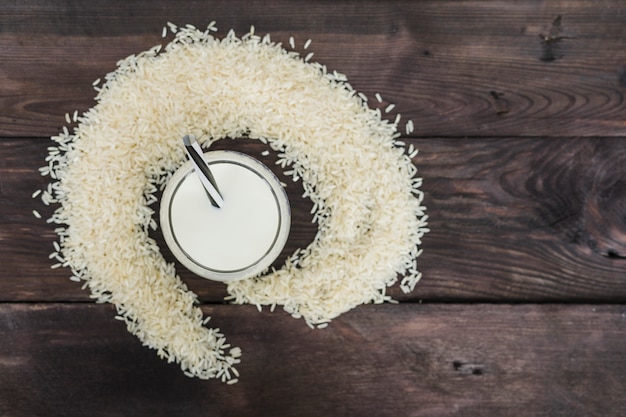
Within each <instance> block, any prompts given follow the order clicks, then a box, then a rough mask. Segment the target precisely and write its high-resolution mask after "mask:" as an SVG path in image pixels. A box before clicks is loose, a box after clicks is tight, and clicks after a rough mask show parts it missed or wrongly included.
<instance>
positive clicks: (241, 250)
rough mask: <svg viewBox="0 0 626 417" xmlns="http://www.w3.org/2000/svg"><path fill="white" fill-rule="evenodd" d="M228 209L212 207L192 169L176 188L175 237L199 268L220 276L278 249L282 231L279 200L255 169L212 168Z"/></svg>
mask: <svg viewBox="0 0 626 417" xmlns="http://www.w3.org/2000/svg"><path fill="white" fill-rule="evenodd" d="M210 168H211V172H212V173H213V176H214V177H215V182H216V183H217V185H218V188H219V190H220V192H221V194H222V196H223V197H224V206H223V207H222V208H216V207H214V206H213V205H211V202H210V200H209V198H208V197H207V195H206V193H205V190H204V188H203V186H202V183H201V182H200V180H199V179H198V176H197V175H196V173H195V172H194V171H193V170H192V171H191V172H190V173H189V174H188V175H187V176H186V177H185V178H184V179H183V181H182V182H181V183H180V184H179V185H178V187H177V188H176V190H175V192H174V194H173V197H172V200H171V203H170V212H169V218H170V223H171V230H172V232H173V237H174V239H175V240H176V242H177V243H178V245H179V246H180V248H181V250H182V251H183V252H184V253H185V254H186V255H187V256H188V257H189V258H190V259H191V260H192V261H193V262H194V263H196V264H198V265H199V266H202V267H203V268H206V269H211V270H213V271H218V272H231V271H238V270H242V269H245V268H247V267H249V266H251V265H253V264H255V263H256V262H258V261H259V260H260V259H262V258H263V257H264V256H265V255H267V253H268V252H269V251H270V249H271V248H272V247H273V246H274V244H275V242H276V239H277V237H278V232H279V228H280V208H279V204H278V199H277V196H276V195H275V193H274V191H273V190H272V188H271V187H270V186H269V184H268V183H267V182H266V181H265V179H263V178H262V177H261V176H260V174H259V173H257V172H256V171H254V170H253V169H252V168H250V167H248V166H245V165H242V164H240V163H237V162H230V161H219V162H214V163H211V164H210Z"/></svg>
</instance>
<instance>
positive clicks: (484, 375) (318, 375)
mask: <svg viewBox="0 0 626 417" xmlns="http://www.w3.org/2000/svg"><path fill="white" fill-rule="evenodd" d="M203 310H204V311H205V313H206V314H209V315H211V316H212V321H211V323H213V325H215V326H219V327H220V328H221V329H222V330H223V331H224V332H226V333H227V334H228V335H229V336H228V337H229V341H230V343H232V344H233V345H237V346H240V347H241V349H242V350H243V352H244V359H243V361H242V363H241V364H240V365H239V366H238V370H239V372H240V374H241V378H240V382H239V383H237V384H236V385H233V386H228V385H224V384H220V383H218V382H215V381H211V382H206V381H199V380H194V379H190V378H187V377H185V376H183V375H182V373H181V372H180V371H179V369H178V367H177V365H175V364H167V363H165V362H163V361H161V360H159V359H157V357H156V355H155V354H153V352H148V351H147V350H146V349H145V348H143V347H142V346H140V343H139V342H138V341H137V340H136V339H135V338H134V337H132V336H131V335H130V334H128V333H127V332H126V329H125V327H124V325H123V324H122V323H121V322H119V321H116V320H113V319H112V317H113V316H114V315H115V310H114V309H113V308H112V307H111V306H103V305H90V304H88V305H85V304H79V305H70V306H67V305H37V304H35V305H28V304H20V305H0V338H1V340H2V341H3V342H2V343H1V344H0V415H3V416H12V417H22V416H23V417H31V416H33V415H46V416H68V417H70V416H80V417H82V416H113V415H134V416H137V415H146V416H147V415H150V416H174V415H192V416H200V415H202V416H257V415H263V416H284V417H288V416H294V417H295V416H298V417H306V416H320V415H322V416H377V417H382V416H394V417H396V416H472V417H483V416H484V417H492V416H533V417H543V416H545V417H555V416H567V417H592V416H597V417H610V416H615V417H618V416H623V415H624V411H625V410H626V397H625V396H624V386H625V384H626V308H624V307H623V306H621V307H620V306H593V305H579V306H565V305H513V306H511V305H481V304H477V305H474V306H473V309H472V313H471V314H467V309H466V308H465V307H464V306H459V305H445V304H440V305H437V304H430V305H429V304H424V305H400V306H391V305H382V306H367V307H363V308H360V309H357V310H354V311H352V312H350V313H348V314H345V315H344V316H342V317H341V318H339V319H337V320H336V321H334V322H333V323H332V324H331V325H330V326H329V327H328V328H326V329H323V330H310V329H309V328H308V327H307V326H305V325H304V323H303V322H302V321H300V320H295V319H293V318H291V317H290V316H288V315H286V314H284V313H279V312H274V313H269V312H265V313H258V312H257V311H256V309H255V308H254V307H236V306H212V307H204V308H203Z"/></svg>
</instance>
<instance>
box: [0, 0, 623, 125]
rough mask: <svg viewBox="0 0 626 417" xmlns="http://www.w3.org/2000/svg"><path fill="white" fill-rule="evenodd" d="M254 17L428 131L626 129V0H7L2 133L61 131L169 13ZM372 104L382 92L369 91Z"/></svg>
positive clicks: (229, 22) (188, 17)
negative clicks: (98, 82) (94, 85)
mask: <svg viewBox="0 0 626 417" xmlns="http://www.w3.org/2000/svg"><path fill="white" fill-rule="evenodd" d="M168 20H171V21H173V22H175V23H178V24H181V25H182V24H186V23H192V24H195V25H197V26H198V27H204V26H205V25H206V24H207V23H208V22H209V21H210V20H216V21H217V22H218V26H219V27H220V28H222V29H223V31H222V32H220V33H221V34H222V35H223V34H225V32H226V30H228V29H230V28H234V29H235V30H236V31H237V32H238V33H239V34H242V33H244V31H247V30H248V28H249V26H250V25H251V24H254V25H255V26H256V28H257V32H258V33H261V34H264V33H271V34H272V37H273V39H275V40H276V41H280V42H282V43H283V44H287V41H288V39H289V36H291V35H293V36H295V38H296V39H297V41H298V47H297V49H298V50H300V51H301V50H302V44H303V43H304V41H305V40H306V39H308V38H312V39H313V40H314V43H313V46H312V48H311V50H313V51H314V52H315V54H316V55H315V59H317V60H319V61H320V62H322V63H324V64H326V65H327V66H328V67H329V68H331V69H336V70H338V71H340V72H343V73H346V74H347V75H348V76H349V79H350V81H351V83H352V85H353V86H354V87H355V88H356V89H357V90H359V91H363V92H364V93H366V94H367V95H368V96H369V97H370V98H373V97H374V94H375V93H376V92H380V93H381V94H382V95H383V97H384V98H385V100H386V101H385V103H383V104H381V106H385V105H386V104H387V101H389V102H395V103H397V104H398V107H397V110H398V111H400V112H401V113H402V114H403V115H404V116H405V117H408V118H411V119H413V120H414V122H415V125H416V127H417V129H416V132H415V134H416V135H418V136H423V137H428V136H465V135H469V136H476V135H488V136H516V135H525V136H624V135H625V133H626V123H625V122H624V120H623V115H624V113H625V110H626V100H624V92H625V91H626V75H625V74H626V60H625V55H624V39H626V4H625V3H624V2H623V1H621V0H601V1H594V2H591V1H582V0H570V1H560V2H539V1H519V2H511V1H504V0H500V1H487V0H484V1H473V2H460V1H441V0H430V1H426V0H424V1H386V2H377V1H364V2H358V3H355V2H351V1H336V2H333V3H332V4H329V3H328V2H325V1H307V2H292V1H287V0H277V1H272V2H271V3H269V4H268V3H267V2H246V1H242V0H237V1H233V0H229V1H217V2H196V1H191V0H184V1H177V2H176V4H175V5H174V4H173V3H171V2H169V1H166V0H157V1H153V0H150V1H146V0H142V1H134V2H131V3H128V2H125V1H121V0H117V1H111V2H81V3H80V6H78V5H77V4H76V3H75V2H71V1H67V0H55V1H42V0H29V1H21V2H16V1H8V2H7V1H5V2H3V4H2V7H1V8H0V22H1V27H0V30H1V31H2V32H1V34H2V36H0V80H2V82H0V136H49V135H52V134H55V133H56V132H58V130H59V129H60V127H61V126H62V125H63V124H64V119H63V114H64V113H66V112H70V113H71V112H73V111H74V110H79V111H84V110H86V109H87V108H89V107H91V106H92V105H93V104H94V103H93V97H94V95H95V93H94V92H93V91H92V89H91V82H92V81H93V80H95V79H96V78H100V77H102V76H103V75H104V74H105V73H107V72H109V71H112V70H113V69H114V68H115V63H116V61H117V60H119V59H121V58H123V57H125V56H127V55H129V54H131V53H137V52H140V51H143V50H145V49H148V48H149V47H151V46H153V45H155V44H159V43H163V42H164V41H163V40H162V39H161V38H160V35H161V28H162V27H163V25H164V24H165V22H166V21H168ZM371 101H372V102H374V100H371Z"/></svg>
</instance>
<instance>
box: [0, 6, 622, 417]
mask: <svg viewBox="0 0 626 417" xmlns="http://www.w3.org/2000/svg"><path fill="white" fill-rule="evenodd" d="M211 20H216V21H217V23H218V27H219V28H220V32H218V35H220V36H222V35H225V33H226V31H227V30H228V29H230V28H233V29H235V30H236V32H237V33H238V34H243V33H244V32H246V31H248V29H249V27H250V25H254V26H255V27H256V32H257V33H260V34H264V33H270V34H271V36H272V39H274V40H276V41H279V42H282V43H283V44H285V45H287V44H288V39H289V37H290V36H294V38H295V39H296V43H297V45H296V50H298V51H303V43H304V42H305V41H306V40H307V39H309V38H311V39H312V40H313V43H312V46H311V48H310V50H311V51H313V52H315V56H314V60H318V61H320V62H322V63H324V64H326V65H327V66H328V67H329V68H330V69H336V70H338V71H340V72H343V73H345V74H347V75H348V77H349V80H350V82H351V84H352V85H353V86H354V87H355V88H356V89H357V90H359V91H362V92H364V93H365V94H366V95H367V96H368V97H369V98H370V103H371V105H372V106H380V107H385V106H386V105H387V104H388V103H390V102H393V103H396V104H397V107H396V110H398V111H399V112H400V113H402V114H403V120H407V119H412V120H413V121H414V122H415V125H416V131H415V133H414V134H413V135H412V136H413V137H411V138H407V139H406V140H407V141H408V142H411V143H412V144H414V145H415V146H416V147H417V148H418V149H420V153H419V155H418V156H417V158H416V159H415V162H416V164H417V166H418V168H419V172H420V176H422V177H423V178H424V185H423V187H422V189H423V190H424V192H425V204H426V205H427V207H428V214H429V216H430V228H431V232H430V233H429V234H428V235H427V236H426V238H425V240H424V254H423V255H422V257H420V259H419V267H420V270H421V271H422V272H423V273H424V278H423V279H422V281H421V282H420V284H419V285H418V286H417V288H416V290H415V291H414V292H413V293H412V294H409V295H403V294H401V293H400V291H399V290H398V289H397V288H395V289H392V290H391V291H390V293H391V294H392V295H393V296H395V297H396V298H398V299H400V300H401V301H402V302H403V303H401V304H400V305H381V306H364V307H359V308H357V309H355V310H353V311H351V312H349V313H347V314H345V315H343V316H341V317H340V318H338V319H337V320H335V321H333V322H332V323H331V324H330V326H329V327H328V328H327V329H324V330H316V331H313V330H310V329H309V328H308V327H307V326H306V325H305V324H304V323H303V322H302V321H301V320H294V319H292V318H291V317H289V316H287V315H286V314H284V313H283V312H281V311H277V312H275V313H272V314H270V313H268V312H264V313H258V312H257V311H256V309H255V308H254V307H250V306H229V305H223V304H222V299H223V296H224V295H225V291H224V287H223V285H222V284H217V283H210V282H208V281H206V280H203V279H200V278H195V277H193V276H192V275H191V274H189V273H188V272H186V271H185V270H184V269H182V268H179V269H178V270H179V272H180V273H181V276H182V278H183V279H184V280H185V282H187V283H188V284H189V287H190V288H191V289H192V290H193V291H195V292H196V293H198V294H199V298H200V300H201V302H202V303H203V305H202V308H203V310H204V311H205V313H207V314H210V315H211V316H213V320H212V321H211V323H212V324H213V325H215V326H218V327H220V328H222V330H223V331H224V333H226V335H227V337H228V339H229V341H230V342H231V343H232V344H233V345H238V346H241V347H242V349H243V350H244V358H243V363H242V364H241V366H240V367H239V370H240V371H241V373H242V378H241V380H240V382H239V383H238V384H237V385H234V386H226V385H222V384H220V383H218V382H216V381H209V382H206V381H198V380H194V379H189V378H187V377H185V376H184V375H183V374H182V373H181V372H180V370H179V369H178V367H177V366H176V365H168V364H166V363H164V362H163V361H161V360H159V359H158V358H157V356H156V354H155V353H154V352H152V351H149V350H148V349H146V348H144V347H142V346H140V342H139V341H138V340H137V339H136V338H134V337H133V336H132V335H130V334H128V333H127V332H126V330H125V328H124V326H123V324H122V323H121V322H118V321H116V320H113V316H114V308H113V307H112V306H109V305H94V304H92V303H91V300H90V298H89V296H88V293H87V292H85V291H83V290H81V289H80V284H76V283H74V282H71V281H70V280H69V279H68V278H69V271H67V270H64V269H54V270H51V269H49V266H50V264H51V263H52V262H51V261H49V260H48V254H49V253H50V252H51V250H52V241H53V240H54V232H53V226H51V225H49V224H46V223H45V220H42V219H36V218H35V217H34V216H33V215H32V210H33V209H36V210H38V211H39V212H41V213H42V215H43V216H44V217H47V216H48V215H49V214H50V213H51V208H50V207H45V206H43V205H42V204H41V203H40V202H39V201H38V200H32V199H31V194H32V192H33V191H34V190H35V189H38V188H41V187H43V186H45V184H46V179H45V178H42V177H40V176H39V174H38V172H37V168H38V167H39V166H40V165H42V164H43V160H44V157H45V154H46V147H47V146H48V144H49V142H48V140H47V137H48V136H50V135H54V134H56V133H57V132H58V131H59V130H60V129H61V128H62V126H63V125H65V124H66V122H65V118H64V114H65V113H67V112H70V113H71V112H73V111H74V110H79V111H84V110H86V109H88V108H89V107H91V106H92V105H93V104H94V101H93V97H94V94H95V93H94V91H93V89H92V86H91V83H92V81H93V80H95V79H96V78H101V77H103V76H104V74H106V73H107V72H110V71H112V70H114V69H115V64H116V62H117V61H118V60H119V59H121V58H124V57H126V56H127V55H129V54H132V53H137V52H140V51H143V50H145V49H147V48H149V47H151V46H153V45H155V44H159V43H164V42H167V41H169V40H170V39H171V36H169V37H168V38H166V39H162V38H161V29H162V27H163V26H164V25H165V23H166V22H167V21H172V22H174V23H177V24H186V23H191V24H194V25H196V26H198V27H204V26H206V24H207V23H208V22H209V21H211ZM624 51H626V3H624V2H622V1H620V0H600V1H590V0H565V1H539V0H524V1H503V0H494V1H471V2H469V1H442V0H438V1H436V0H430V1H380V2H379V1H362V2H351V1H336V2H332V3H329V2H325V1H286V0H273V1H271V2H245V1H242V0H229V1H211V2H196V1H192V0H181V1H177V2H171V1H165V0H155V1H154V0H151V1H147V0H137V1H132V2H127V1H122V0H116V1H109V2H79V3H76V2H70V1H67V0H53V1H43V0H27V1H12V0H4V1H3V0H0V138H1V139H0V340H2V343H0V415H2V416H4V415H7V416H12V417H13V416H16V417H20V416H36V415H53V416H54V415H59V416H61V415H64V416H84V415H95V416H113V415H137V416H141V415H153V416H154V415H182V414H184V415H210V416H228V415H237V416H239V415H244V416H246V415H250V416H262V415H263V416H264V415H277V416H291V415H293V416H309V415H329V416H344V415H345V416H354V415H359V416H387V415H390V416H391V415H393V416H404V415H407V416H477V417H481V416H539V417H541V416H546V417H547V416H550V417H552V416H585V417H586V416H603V417H604V416H609V417H612V416H615V417H618V416H620V417H621V416H623V415H624V414H625V413H626V402H625V398H626V397H625V396H624V392H626V377H625V375H626V307H625V305H626V117H625V116H626V112H625V110H626V104H625V103H626V100H624V94H625V93H626V52H624ZM307 52H308V51H307ZM377 92H379V93H381V95H382V96H383V98H384V101H383V103H377V101H376V100H375V99H374V95H375V93H377ZM217 146H218V147H228V148H230V149H238V150H243V151H245V152H247V153H250V154H252V155H254V156H256V157H258V158H259V159H265V157H264V156H262V155H261V152H262V151H263V150H264V149H265V148H264V147H263V146H262V145H261V144H258V143H251V142H247V141H235V142H231V141H229V142H228V143H226V142H224V143H218V144H217ZM271 158H272V156H270V157H268V159H267V162H269V163H270V164H271ZM285 182H287V183H288V184H289V189H288V193H289V196H290V199H291V202H292V207H293V208H294V210H293V213H294V224H293V226H294V228H293V233H292V235H291V237H290V241H289V243H288V246H287V249H286V251H285V253H289V252H291V251H292V250H293V249H294V248H296V247H300V246H303V245H306V244H308V242H310V240H311V239H312V237H313V235H314V234H315V226H314V225H312V224H311V223H310V222H309V220H310V215H309V209H310V202H308V201H307V200H302V199H300V197H299V196H300V194H301V190H300V185H299V184H297V183H296V184H292V183H291V182H290V181H285ZM155 208H157V207H155ZM155 237H156V238H157V239H159V240H160V237H159V235H158V233H155ZM160 241H161V248H162V250H163V253H164V255H165V256H166V257H167V258H168V259H170V260H173V258H172V257H171V255H170V254H169V252H168V251H167V248H166V247H165V245H163V244H162V240H160ZM481 302H488V304H481ZM446 303H453V304H446ZM546 303H553V304H546Z"/></svg>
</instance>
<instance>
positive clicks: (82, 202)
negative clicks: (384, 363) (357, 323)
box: [40, 22, 428, 383]
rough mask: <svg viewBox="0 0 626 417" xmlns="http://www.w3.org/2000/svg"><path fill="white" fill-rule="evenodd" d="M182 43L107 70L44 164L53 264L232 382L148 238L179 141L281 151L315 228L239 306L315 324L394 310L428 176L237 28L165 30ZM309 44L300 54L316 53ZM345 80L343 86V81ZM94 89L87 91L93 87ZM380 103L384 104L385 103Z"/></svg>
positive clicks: (226, 358) (124, 316) (345, 99)
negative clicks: (253, 144) (364, 311)
mask: <svg viewBox="0 0 626 417" xmlns="http://www.w3.org/2000/svg"><path fill="white" fill-rule="evenodd" d="M167 26H168V28H169V29H170V31H171V32H172V33H174V34H175V38H174V40H173V41H172V42H171V43H169V44H168V45H167V46H166V47H165V48H164V52H159V50H160V46H159V47H155V48H152V49H150V50H148V51H145V52H142V53H140V54H138V55H132V56H129V57H128V58H126V59H124V60H121V61H120V62H119V63H118V68H117V70H116V71H114V72H112V73H110V74H107V75H106V78H105V82H104V84H103V85H102V86H101V87H94V88H95V89H96V91H98V94H97V96H96V100H97V104H96V106H95V107H94V108H92V109H90V110H88V111H87V112H85V113H84V114H83V115H82V116H80V117H77V120H78V121H79V123H78V125H77V126H76V127H75V128H74V131H73V132H72V133H70V132H69V130H68V129H67V128H64V129H63V131H62V132H61V133H60V134H59V135H58V136H55V137H53V138H52V139H53V140H54V141H55V142H57V146H56V149H54V150H51V151H50V154H49V157H48V158H47V163H48V165H47V166H46V167H44V168H43V169H41V170H40V171H41V173H42V174H43V175H50V177H51V178H52V180H53V182H52V183H51V184H50V186H49V187H48V189H47V190H45V191H44V192H42V198H43V196H45V197H46V202H47V203H60V206H59V207H58V208H57V209H56V211H55V212H54V214H53V216H52V217H51V218H50V219H49V220H48V222H51V223H56V224H59V225H64V227H57V228H56V229H55V231H56V232H57V234H58V235H59V242H58V244H57V245H55V250H57V253H55V256H54V258H55V259H58V260H59V264H55V267H56V266H57V265H59V266H60V265H63V266H67V267H69V268H70V269H71V271H72V274H73V275H72V278H71V279H72V280H82V281H84V282H85V284H84V287H87V288H89V289H90V291H91V293H92V297H93V298H95V299H96V300H97V301H98V302H110V303H113V304H115V306H116V307H117V316H116V318H117V319H119V320H122V321H123V322H124V323H125V324H126V326H127V329H128V331H130V332H131V333H133V334H135V335H136V336H137V337H138V338H139V339H140V340H141V341H142V343H143V344H144V345H146V346H149V347H150V348H152V349H155V350H156V352H157V355H158V356H159V357H161V358H163V359H165V360H167V361H168V362H176V363H178V364H179V365H180V366H181V368H182V370H183V372H184V373H185V375H189V376H193V377H198V378H202V379H208V378H216V379H218V380H221V381H225V382H228V383H234V382H236V381H237V378H236V376H238V375H239V374H238V372H237V371H236V369H234V365H236V364H237V363H239V362H240V359H239V358H240V356H241V350H240V349H239V348H236V347H235V348H230V346H229V345H228V344H227V343H226V339H225V338H224V336H223V335H222V334H221V333H220V331H219V330H218V329H216V328H208V327H206V326H204V324H206V322H207V321H208V318H204V317H203V316H202V312H201V310H200V309H199V308H198V307H197V305H196V304H197V297H196V295H195V294H194V293H193V292H191V291H189V289H188V288H187V286H186V285H185V284H184V283H183V282H182V281H181V280H180V278H179V277H178V276H177V274H176V271H175V270H174V265H173V264H168V263H167V262H166V261H165V260H164V258H163V256H162V255H161V253H160V250H159V247H158V246H157V243H156V242H155V241H154V240H152V239H151V238H150V237H149V236H148V230H149V229H150V227H155V226H156V224H155V223H154V220H153V219H152V216H153V210H152V209H151V208H150V207H148V205H149V204H150V203H151V202H153V201H154V199H155V197H154V193H155V192H156V191H157V190H158V189H159V188H162V187H163V186H164V184H165V183H166V182H167V181H168V179H169V178H170V176H171V174H172V172H174V171H175V170H176V168H177V167H179V166H180V165H181V164H182V163H183V162H184V161H185V154H184V149H183V146H182V142H181V137H182V136H183V135H184V134H193V135H195V136H196V137H197V138H198V139H199V141H200V143H201V144H202V145H203V146H204V147H205V148H208V147H210V146H211V144H212V143H214V142H215V141H217V140H219V139H222V138H227V137H230V138H238V137H249V138H252V139H258V140H260V141H261V142H262V143H266V144H268V145H269V146H270V147H271V148H272V149H273V150H275V151H276V152H278V157H279V161H278V163H279V165H280V166H282V167H289V171H290V172H291V175H292V178H294V179H296V178H297V179H301V180H302V185H303V187H304V196H305V197H308V198H310V199H311V200H312V202H313V205H314V213H313V219H314V222H316V223H317V226H318V233H317V235H316V236H315V239H314V240H313V242H312V243H311V244H309V246H307V247H305V248H301V249H298V250H297V251H296V253H294V254H293V255H292V256H291V257H290V258H289V259H288V260H287V262H286V263H285V265H284V266H283V267H282V268H281V269H279V270H273V271H271V272H269V273H267V274H266V275H264V276H260V277H256V278H253V279H248V280H244V281H238V282H234V283H231V284H229V285H228V292H229V294H230V295H229V297H228V298H229V299H230V300H232V301H233V302H234V303H239V304H243V303H249V304H252V305H255V306H257V308H258V309H259V310H261V309H262V306H270V309H271V310H273V309H274V307H275V306H276V305H282V306H283V308H284V309H285V310H286V311H287V312H288V313H290V314H291V315H292V316H293V317H295V318H304V319H305V321H306V324H307V325H308V326H310V327H312V328H315V327H318V328H323V327H325V326H327V325H328V322H330V321H331V320H332V319H333V318H335V317H337V316H338V315H340V314H342V313H344V312H346V311H348V310H350V309H352V308H354V307H356V306H358V305H360V304H363V303H382V302H386V301H389V302H390V301H392V300H391V298H390V297H389V296H388V295H386V293H385V290H386V287H388V286H391V285H393V284H395V283H397V281H398V276H402V277H403V278H402V280H401V283H400V286H401V288H402V289H403V290H404V291H407V292H408V291H411V290H412V289H413V287H414V286H415V284H416V283H417V281H418V280H419V278H420V276H421V274H420V273H419V271H418V270H417V263H416V260H415V259H416V257H417V256H418V255H419V254H420V249H419V246H420V245H421V239H422V236H423V234H424V233H426V232H427V230H428V229H427V227H426V226H427V223H426V221H427V216H426V215H425V208H424V207H423V206H422V198H423V193H422V192H421V191H420V190H419V185H421V179H419V178H416V177H415V175H416V172H417V170H416V168H415V166H414V165H413V164H412V162H411V159H410V158H409V155H407V153H406V149H405V148H404V145H400V144H399V143H400V142H398V141H397V138H398V137H399V133H398V132H397V124H396V123H390V122H389V121H386V120H382V119H381V117H380V111H379V110H377V111H375V110H371V109H369V108H368V107H367V104H366V100H365V99H363V95H361V94H357V93H356V92H355V91H354V90H353V89H352V87H351V86H350V84H348V83H347V82H346V81H344V80H341V79H338V78H341V77H337V76H335V75H333V74H329V73H328V72H327V70H326V67H325V66H323V65H320V64H318V63H308V62H306V61H308V60H309V59H310V57H311V56H312V53H309V54H308V55H307V56H306V57H305V58H304V59H302V58H301V57H300V56H298V55H297V54H294V53H293V52H287V51H286V50H285V49H283V48H282V47H281V46H280V45H278V44H276V43H273V42H271V41H270V38H269V36H267V35H266V36H264V37H263V38H260V37H259V36H257V35H255V34H254V28H253V27H252V28H251V30H250V33H248V34H246V35H244V36H243V37H241V38H238V37H237V36H235V34H234V32H232V31H230V32H229V33H228V35H227V36H226V37H225V38H223V39H218V38H215V37H213V35H212V34H211V32H214V31H215V30H216V29H215V26H214V23H213V22H212V23H211V24H210V25H209V27H208V28H207V29H206V30H205V31H200V30H197V29H195V28H194V27H193V26H191V25H188V26H185V27H182V28H179V27H177V26H176V25H174V24H172V23H168V24H167ZM308 43H309V41H307V44H305V48H306V47H308ZM346 80H347V78H346ZM96 84H98V82H96V83H94V85H96ZM376 97H377V99H378V100H379V101H381V99H380V95H379V94H377V95H376Z"/></svg>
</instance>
